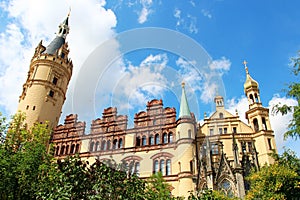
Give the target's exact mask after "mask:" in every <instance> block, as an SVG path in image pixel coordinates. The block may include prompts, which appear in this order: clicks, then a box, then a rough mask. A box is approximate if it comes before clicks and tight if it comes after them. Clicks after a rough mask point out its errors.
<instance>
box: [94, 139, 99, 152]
mask: <svg viewBox="0 0 300 200" xmlns="http://www.w3.org/2000/svg"><path fill="white" fill-rule="evenodd" d="M98 150H99V142H98V141H97V142H96V146H95V151H98Z"/></svg>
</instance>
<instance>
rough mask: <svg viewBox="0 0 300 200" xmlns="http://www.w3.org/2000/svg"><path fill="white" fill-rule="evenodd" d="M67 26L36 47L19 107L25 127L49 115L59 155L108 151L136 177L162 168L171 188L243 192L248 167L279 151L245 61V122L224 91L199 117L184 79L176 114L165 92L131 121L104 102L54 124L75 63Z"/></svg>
mask: <svg viewBox="0 0 300 200" xmlns="http://www.w3.org/2000/svg"><path fill="white" fill-rule="evenodd" d="M68 32H69V27H68V17H67V19H66V20H65V21H64V22H63V23H62V24H60V26H59V30H58V33H57V37H56V38H55V39H54V40H53V41H52V42H51V43H50V44H49V46H48V47H44V46H43V45H42V43H40V44H39V45H38V47H37V48H36V51H35V54H34V56H33V58H32V60H31V64H30V69H29V72H28V78H27V81H26V83H25V84H24V89H23V92H22V94H21V96H20V101H19V108H18V109H19V110H21V111H23V112H25V113H26V115H27V119H26V122H27V124H28V126H29V127H30V126H32V125H33V124H34V123H44V122H45V121H49V123H50V124H49V125H50V127H51V128H53V130H54V131H53V135H52V138H51V141H50V143H51V144H52V146H53V147H54V155H55V157H57V158H58V159H64V158H65V157H66V156H69V155H74V154H76V153H78V154H79V156H80V157H81V158H82V159H86V160H88V161H89V162H90V163H92V162H94V161H95V159H99V160H102V161H105V160H107V159H113V160H115V161H116V162H117V163H121V162H123V163H127V164H128V166H129V172H128V173H137V174H138V175H139V176H140V177H141V178H147V177H149V176H151V175H152V174H153V173H156V172H159V171H160V172H161V173H162V174H163V177H164V178H165V180H166V181H167V182H168V183H170V184H171V185H172V195H175V196H185V197H186V196H188V195H189V191H196V190H202V189H206V188H210V189H214V190H222V191H223V192H225V193H226V194H227V195H229V196H238V197H241V198H243V197H244V195H245V191H246V190H247V189H248V188H249V185H248V183H247V182H246V181H245V179H244V177H245V176H246V175H247V174H248V173H249V172H250V170H251V169H253V168H254V169H256V170H259V168H260V166H262V165H264V164H270V163H272V162H273V160H272V158H271V157H270V155H269V153H270V152H272V151H273V150H275V151H276V145H275V140H274V133H273V131H272V128H271V125H270V121H269V110H268V109H267V108H264V107H263V106H262V104H261V101H260V91H259V86H258V83H257V82H256V81H255V80H254V79H252V77H251V76H250V74H249V72H248V68H247V66H246V63H245V68H246V81H245V84H244V91H245V95H246V96H247V98H248V104H249V109H248V111H247V112H246V113H245V115H246V118H247V120H248V123H244V122H243V121H241V120H240V118H239V116H238V114H237V113H235V114H232V113H230V112H228V111H227V110H226V109H225V107H224V100H223V97H221V96H216V97H215V104H216V109H215V112H214V113H213V114H212V115H211V116H210V117H207V116H205V118H204V122H203V123H197V121H196V119H195V116H194V114H193V113H192V112H191V111H190V109H189V105H188V99H187V97H186V95H185V86H184V84H182V97H181V101H180V110H179V112H178V117H176V116H177V112H176V110H175V108H170V107H166V108H165V107H164V106H163V101H162V100H157V99H154V100H152V101H149V102H148V103H147V105H146V110H145V111H142V112H139V113H136V114H135V116H134V126H133V127H132V128H128V127H127V123H128V117H127V116H125V115H118V113H117V108H113V107H109V108H107V109H104V111H103V114H102V118H98V119H95V120H93V121H92V123H91V128H90V130H85V129H86V123H85V122H79V121H78V120H77V115H76V114H71V115H68V116H67V117H66V118H65V122H64V124H62V125H59V126H56V125H57V122H58V120H59V117H60V113H61V108H62V105H63V103H64V101H65V94H66V90H67V86H68V83H69V80H70V78H71V75H72V68H73V65H72V61H71V60H70V59H69V58H68V53H69V50H68V45H67V43H65V38H66V35H67V34H68Z"/></svg>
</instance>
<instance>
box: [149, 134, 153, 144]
mask: <svg viewBox="0 0 300 200" xmlns="http://www.w3.org/2000/svg"><path fill="white" fill-rule="evenodd" d="M149 144H150V145H154V137H153V135H150V137H149Z"/></svg>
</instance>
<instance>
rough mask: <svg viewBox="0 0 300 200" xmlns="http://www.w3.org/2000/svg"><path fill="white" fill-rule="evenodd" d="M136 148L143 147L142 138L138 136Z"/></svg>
mask: <svg viewBox="0 0 300 200" xmlns="http://www.w3.org/2000/svg"><path fill="white" fill-rule="evenodd" d="M136 146H138V147H139V146H141V138H140V136H137V137H136Z"/></svg>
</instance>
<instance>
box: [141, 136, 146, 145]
mask: <svg viewBox="0 0 300 200" xmlns="http://www.w3.org/2000/svg"><path fill="white" fill-rule="evenodd" d="M146 145H147V139H146V136H144V135H143V137H142V146H146Z"/></svg>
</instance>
